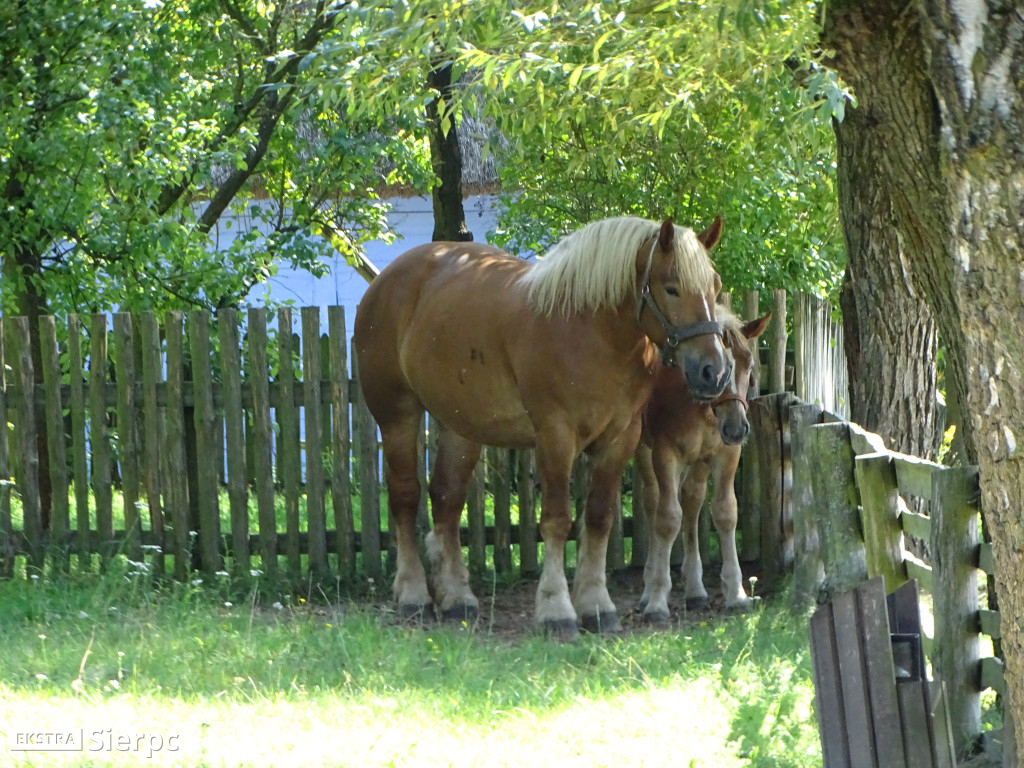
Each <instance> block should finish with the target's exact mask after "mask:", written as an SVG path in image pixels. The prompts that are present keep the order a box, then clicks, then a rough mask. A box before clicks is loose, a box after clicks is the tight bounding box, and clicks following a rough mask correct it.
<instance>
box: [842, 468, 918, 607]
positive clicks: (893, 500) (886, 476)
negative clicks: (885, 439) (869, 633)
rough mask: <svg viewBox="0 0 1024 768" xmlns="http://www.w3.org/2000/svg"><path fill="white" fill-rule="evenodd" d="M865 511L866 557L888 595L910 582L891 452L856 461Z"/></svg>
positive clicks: (869, 566)
mask: <svg viewBox="0 0 1024 768" xmlns="http://www.w3.org/2000/svg"><path fill="white" fill-rule="evenodd" d="M854 465H855V466H854V474H855V476H856V478H857V488H858V489H859V490H860V504H861V510H862V511H863V515H862V518H863V525H864V554H865V557H866V559H867V566H868V576H870V577H872V578H874V577H875V576H881V577H882V578H883V579H884V580H885V591H886V593H889V592H895V591H896V588H897V587H899V586H900V585H901V584H903V583H905V582H906V581H907V567H906V565H905V564H904V563H903V528H902V526H901V525H900V506H899V504H900V495H899V488H898V486H897V484H896V468H895V467H894V466H893V462H892V457H891V456H890V455H889V454H887V453H866V454H863V455H861V456H858V457H857V458H856V460H855V462H854Z"/></svg>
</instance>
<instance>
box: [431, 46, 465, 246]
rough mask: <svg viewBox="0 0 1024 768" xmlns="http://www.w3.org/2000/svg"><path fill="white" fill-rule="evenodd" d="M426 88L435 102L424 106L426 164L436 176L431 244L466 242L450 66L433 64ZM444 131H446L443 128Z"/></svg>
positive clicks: (460, 166) (460, 167) (442, 63)
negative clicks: (427, 155) (427, 152)
mask: <svg viewBox="0 0 1024 768" xmlns="http://www.w3.org/2000/svg"><path fill="white" fill-rule="evenodd" d="M427 87H428V88H430V90H432V91H434V92H436V93H437V98H434V99H432V100H431V101H429V102H427V125H428V130H429V133H430V163H431V165H432V166H433V168H434V173H435V174H436V175H437V181H436V182H435V183H434V187H433V192H432V196H433V199H434V234H433V239H434V240H454V241H468V240H472V239H473V233H472V232H470V231H469V227H467V226H466V213H465V211H464V210H463V207H462V150H461V149H460V148H459V136H458V131H457V130H456V127H455V112H454V110H453V109H452V95H453V94H452V65H451V62H450V61H448V60H441V61H439V62H437V63H436V64H435V66H434V68H433V69H431V70H430V72H429V74H428V75H427ZM446 127H447V130H445V128H446Z"/></svg>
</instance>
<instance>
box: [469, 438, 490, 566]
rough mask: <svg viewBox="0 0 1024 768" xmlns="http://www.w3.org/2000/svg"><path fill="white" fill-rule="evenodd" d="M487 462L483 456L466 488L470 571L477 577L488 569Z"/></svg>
mask: <svg viewBox="0 0 1024 768" xmlns="http://www.w3.org/2000/svg"><path fill="white" fill-rule="evenodd" d="M486 478H487V462H486V461H484V459H483V457H482V456H481V459H480V461H478V462H477V463H476V467H475V468H474V469H473V474H472V475H471V476H470V478H469V486H468V487H467V489H466V524H467V526H468V530H469V535H468V537H467V548H468V550H469V552H468V556H467V559H468V563H469V571H470V573H471V574H472V575H473V576H475V577H480V576H482V575H483V574H484V573H485V572H486V570H487V520H486V518H485V516H484V508H485V493H486V487H487V485H486V484H487V479H486Z"/></svg>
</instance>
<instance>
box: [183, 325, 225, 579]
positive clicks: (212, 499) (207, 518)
mask: <svg viewBox="0 0 1024 768" xmlns="http://www.w3.org/2000/svg"><path fill="white" fill-rule="evenodd" d="M188 335H189V349H190V351H191V353H192V383H193V386H194V387H195V397H196V405H195V409H194V410H193V423H194V424H195V431H196V444H195V451H196V457H197V459H198V461H197V474H196V491H197V493H198V496H199V498H198V499H197V500H196V501H197V502H198V510H199V532H198V533H199V553H200V556H201V558H202V568H203V570H204V571H206V572H207V573H215V572H217V571H221V570H223V569H224V559H223V556H222V555H221V551H220V503H219V501H220V500H219V498H218V484H217V464H216V462H215V461H213V460H211V459H213V457H220V456H223V451H221V450H218V446H217V443H216V442H215V440H214V435H215V434H216V427H215V424H214V421H215V419H216V414H215V412H214V409H213V393H212V391H211V387H210V384H211V383H212V381H213V372H212V370H211V365H212V360H213V358H212V356H211V353H210V314H209V312H206V311H205V310H197V311H194V312H190V313H189V316H188Z"/></svg>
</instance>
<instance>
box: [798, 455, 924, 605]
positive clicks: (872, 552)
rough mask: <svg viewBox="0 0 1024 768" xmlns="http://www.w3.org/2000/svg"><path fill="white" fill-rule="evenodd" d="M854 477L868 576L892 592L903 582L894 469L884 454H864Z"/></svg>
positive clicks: (855, 469) (898, 510) (898, 506)
mask: <svg viewBox="0 0 1024 768" xmlns="http://www.w3.org/2000/svg"><path fill="white" fill-rule="evenodd" d="M854 474H855V476H856V479H857V487H858V489H859V490H860V503H861V510H862V513H863V514H862V521H863V524H864V555H865V558H866V560H867V567H868V576H871V577H872V578H873V577H875V576H881V577H882V578H883V579H884V581H885V591H887V592H892V591H893V590H894V589H896V588H897V587H899V586H900V585H901V584H903V583H904V582H905V581H906V580H907V569H906V566H905V565H904V564H903V530H902V528H901V527H900V504H899V500H900V499H899V490H898V489H897V486H896V468H895V467H894V466H893V464H892V460H891V458H890V457H889V455H888V454H887V453H868V454H864V455H861V456H857V457H856V459H855V461H854ZM794 482H795V481H794Z"/></svg>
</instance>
